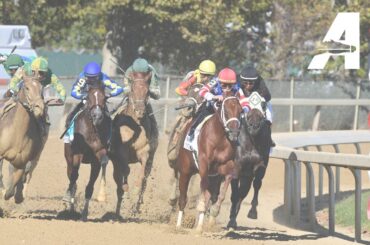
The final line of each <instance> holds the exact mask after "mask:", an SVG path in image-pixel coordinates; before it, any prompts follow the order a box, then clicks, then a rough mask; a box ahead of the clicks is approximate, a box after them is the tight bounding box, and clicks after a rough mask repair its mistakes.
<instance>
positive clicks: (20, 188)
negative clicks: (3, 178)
mask: <svg viewBox="0 0 370 245" xmlns="http://www.w3.org/2000/svg"><path fill="white" fill-rule="evenodd" d="M25 181H26V173H24V174H23V175H22V178H21V180H20V181H19V182H18V184H17V185H16V188H15V194H14V201H15V203H16V204H19V203H22V202H23V201H24V195H23V193H24V188H25V187H26V186H25V184H24V183H25Z"/></svg>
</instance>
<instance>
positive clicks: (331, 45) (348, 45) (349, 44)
mask: <svg viewBox="0 0 370 245" xmlns="http://www.w3.org/2000/svg"><path fill="white" fill-rule="evenodd" d="M323 43H324V45H325V47H324V48H321V49H319V50H320V51H323V53H321V54H318V55H315V56H314V57H313V59H312V60H311V63H310V65H309V66H308V69H310V70H311V69H324V67H325V65H326V63H327V62H328V60H329V59H330V57H331V56H344V68H345V69H360V14H359V13H339V14H338V15H337V16H336V17H335V19H334V21H333V23H332V25H331V26H330V28H329V30H328V32H327V33H326V35H325V37H324V40H323Z"/></svg>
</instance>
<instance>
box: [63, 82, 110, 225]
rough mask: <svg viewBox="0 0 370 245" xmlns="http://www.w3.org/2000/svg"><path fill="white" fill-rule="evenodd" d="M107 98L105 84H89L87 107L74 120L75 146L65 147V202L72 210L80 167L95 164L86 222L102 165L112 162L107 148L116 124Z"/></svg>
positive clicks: (87, 195)
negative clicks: (66, 178)
mask: <svg viewBox="0 0 370 245" xmlns="http://www.w3.org/2000/svg"><path fill="white" fill-rule="evenodd" d="M106 99H107V97H106V96H105V92H104V87H103V86H102V84H96V85H89V89H88V93H87V99H86V103H85V105H84V108H83V110H82V111H81V113H80V114H78V115H77V116H76V118H75V120H74V140H73V141H72V143H71V144H68V143H66V144H64V156H65V158H66V161H67V172H68V178H69V181H70V183H69V186H68V190H67V194H66V196H65V197H64V198H63V200H64V201H67V202H68V203H69V204H70V205H71V206H70V207H71V209H73V208H74V196H75V194H76V188H77V187H76V182H77V178H78V170H79V167H80V164H81V162H85V163H90V164H91V172H90V179H89V183H88V184H87V186H86V190H85V204H84V209H83V211H82V220H87V216H88V208H89V201H90V199H91V196H92V194H93V191H94V183H95V181H96V179H97V177H98V176H99V172H100V168H101V165H103V164H106V163H107V162H108V157H107V148H108V144H109V140H110V136H111V130H112V121H111V119H110V116H109V115H108V113H107V107H106Z"/></svg>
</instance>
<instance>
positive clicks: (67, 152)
mask: <svg viewBox="0 0 370 245" xmlns="http://www.w3.org/2000/svg"><path fill="white" fill-rule="evenodd" d="M64 158H65V159H66V163H67V177H68V180H69V181H71V176H72V170H73V153H72V148H71V144H69V143H65V144H64ZM77 171H78V170H77ZM76 191H77V184H75V185H74V186H73V188H72V189H71V190H70V189H69V187H68V188H67V191H66V193H65V195H64V196H63V199H62V200H63V201H64V202H67V203H69V204H72V196H74V195H75V193H76ZM71 208H72V207H71Z"/></svg>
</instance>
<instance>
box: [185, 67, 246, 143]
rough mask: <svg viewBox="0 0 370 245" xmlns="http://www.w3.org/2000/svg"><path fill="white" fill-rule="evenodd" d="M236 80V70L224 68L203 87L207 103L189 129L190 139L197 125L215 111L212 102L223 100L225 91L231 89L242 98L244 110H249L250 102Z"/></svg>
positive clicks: (203, 95) (203, 105)
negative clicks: (246, 99)
mask: <svg viewBox="0 0 370 245" xmlns="http://www.w3.org/2000/svg"><path fill="white" fill-rule="evenodd" d="M236 81H237V80H236V73H235V71H234V70H232V69H230V68H224V69H222V70H221V71H220V72H219V73H218V77H217V78H214V79H212V80H211V81H210V82H209V83H208V84H206V85H204V86H203V88H201V90H200V91H199V95H200V96H202V97H203V98H204V99H205V100H206V101H207V103H203V104H202V106H201V107H200V108H199V110H198V112H197V114H196V115H195V120H194V122H193V123H192V126H191V128H190V130H189V137H190V140H192V139H193V138H194V131H195V129H196V127H197V126H198V125H199V124H200V123H201V122H202V121H203V120H204V118H206V117H207V116H208V115H211V114H213V113H214V111H213V107H211V106H209V105H210V102H212V101H219V102H222V101H223V99H224V98H223V92H226V91H230V90H231V92H232V93H233V94H234V95H235V96H237V97H238V98H239V99H240V103H241V106H242V108H243V110H247V108H249V106H248V102H247V101H245V100H244V98H245V96H244V93H243V91H242V90H241V89H240V88H239V87H238V85H237V82H236Z"/></svg>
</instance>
